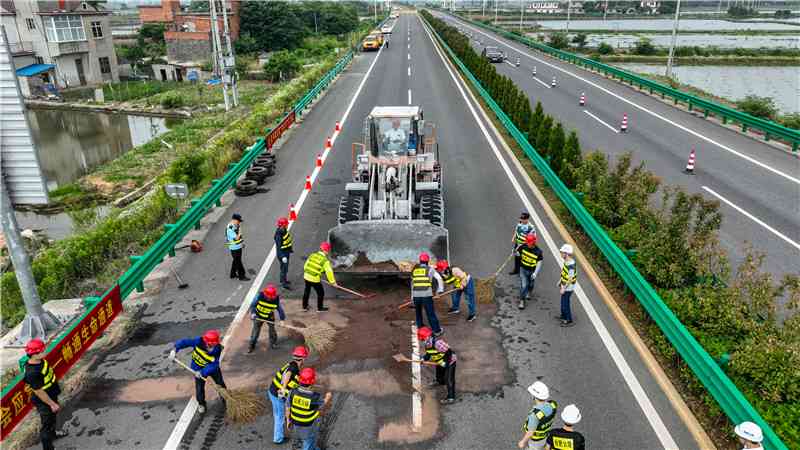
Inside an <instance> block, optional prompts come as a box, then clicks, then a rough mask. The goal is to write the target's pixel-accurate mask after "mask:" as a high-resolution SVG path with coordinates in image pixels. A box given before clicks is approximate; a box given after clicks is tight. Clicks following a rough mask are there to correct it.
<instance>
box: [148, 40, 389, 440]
mask: <svg viewBox="0 0 800 450" xmlns="http://www.w3.org/2000/svg"><path fill="white" fill-rule="evenodd" d="M382 52H383V47H381V48H380V49H379V50H378V54H377V55H376V56H375V59H374V60H373V61H372V64H370V66H369V69H367V73H366V74H365V75H364V78H363V79H362V80H361V83H360V84H359V85H358V89H356V92H355V95H353V98H352V99H351V100H350V104H349V105H347V109H346V110H345V112H344V114H343V115H342V118H341V119H339V124H340V125H341V126H342V127H343V126H344V124H345V122H346V121H347V117H348V116H349V115H350V110H351V109H353V105H354V104H355V103H356V99H357V98H358V96H359V95H360V94H361V90H362V89H363V87H364V84H366V82H367V79H368V78H369V75H370V74H371V73H372V68H373V67H375V63H376V62H378V58H380V56H381V53H382ZM339 133H340V132H339V131H334V132H333V134H332V135H331V148H333V143H334V142H336V138H337V137H339ZM329 151H330V150H329V149H325V151H323V153H322V161H323V162H324V161H325V159H327V157H328V153H329ZM323 167H325V166H324V165H323ZM321 170H322V167H315V168H314V172H313V173H312V175H311V181H312V183H313V182H314V180H315V179H316V178H317V175H319V173H320V171H321ZM308 192H309V191H306V190H305V189H303V192H302V193H301V194H300V198H298V200H297V202H296V203H295V204H294V208H295V212H297V213H298V214H300V209H301V208H302V206H303V202H305V199H306V197H307V196H308ZM294 223H295V222H294V221H291V222H289V229H291V227H292V226H293V225H294ZM276 250H277V249H276V247H275V244H273V245H272V249H270V251H269V254H268V255H267V259H266V260H264V264H263V265H262V266H261V269H259V271H258V275H256V277H255V278H254V280H253V284H252V285H251V286H250V290H249V291H247V295H245V297H244V300H243V301H242V304H241V305H240V306H239V310H238V311H237V312H236V316H234V318H233V321H232V322H231V324H230V325H229V326H228V328H227V330H226V331H225V336H224V337H223V338H222V345H223V346H225V345H226V344H227V342H228V339H229V338H230V336H231V331H233V330H234V329H236V327H237V325H238V324H239V323H240V322H241V321H242V319H243V318H244V317H245V314H246V312H247V309H248V308H249V307H250V301H251V300H252V299H253V297H255V295H256V293H257V292H258V290H259V289H260V288H261V284H262V283H263V282H264V279H265V278H266V277H267V273H268V272H269V269H270V267H272V264H273V263H274V262H275V255H276ZM224 357H225V352H224V350H223V353H222V355H220V362H221V361H222V359H223V358H224ZM197 406H198V404H197V400H196V399H195V398H194V397H192V398H190V399H189V402H188V403H187V404H186V407H185V408H184V409H183V412H182V413H181V418H180V419H179V420H178V422H177V423H176V424H175V428H173V429H172V433H171V434H170V436H169V439H167V442H166V444H164V450H177V449H178V447H179V446H180V444H181V441H182V440H183V436H184V435H185V434H186V431H187V430H188V428H189V425H190V424H191V422H192V418H193V417H194V415H195V413H196V412H197ZM184 418H188V420H183V419H184Z"/></svg>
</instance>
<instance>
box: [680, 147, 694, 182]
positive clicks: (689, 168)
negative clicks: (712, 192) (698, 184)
mask: <svg viewBox="0 0 800 450" xmlns="http://www.w3.org/2000/svg"><path fill="white" fill-rule="evenodd" d="M694 158H695V152H694V147H692V151H691V152H689V161H687V162H686V169H684V170H683V171H684V172H686V173H688V174H689V175H694Z"/></svg>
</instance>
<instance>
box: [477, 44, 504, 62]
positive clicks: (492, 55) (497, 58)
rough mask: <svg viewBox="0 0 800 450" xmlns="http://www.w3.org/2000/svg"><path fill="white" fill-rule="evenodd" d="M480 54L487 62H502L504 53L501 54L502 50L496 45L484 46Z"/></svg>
mask: <svg viewBox="0 0 800 450" xmlns="http://www.w3.org/2000/svg"><path fill="white" fill-rule="evenodd" d="M481 56H482V57H484V58H486V59H488V60H489V62H503V60H504V59H505V57H506V55H505V54H503V52H502V50H500V49H499V48H497V47H486V48H484V49H483V51H482V52H481Z"/></svg>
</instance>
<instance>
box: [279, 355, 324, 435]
mask: <svg viewBox="0 0 800 450" xmlns="http://www.w3.org/2000/svg"><path fill="white" fill-rule="evenodd" d="M297 379H298V381H299V382H300V386H298V388H297V389H295V390H293V391H292V392H291V393H290V394H289V397H288V398H287V399H286V425H287V426H288V428H294V430H295V431H294V432H295V436H296V437H297V438H298V439H300V440H301V441H302V442H303V450H319V447H317V433H319V420H317V419H319V417H320V416H321V415H322V414H323V411H324V410H325V409H326V408H327V407H328V405H329V404H330V403H331V397H332V396H331V393H330V392H327V393H326V394H325V397H323V396H322V395H320V394H319V393H317V392H314V391H313V390H311V386H313V385H314V383H315V382H316V381H317V373H316V372H315V371H314V369H312V368H311V367H306V368H304V369H302V370H301V371H300V375H299V376H298V377H297Z"/></svg>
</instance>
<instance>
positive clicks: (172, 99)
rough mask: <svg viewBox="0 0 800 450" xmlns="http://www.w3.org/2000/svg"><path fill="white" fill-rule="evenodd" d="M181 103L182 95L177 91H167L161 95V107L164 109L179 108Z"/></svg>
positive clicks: (182, 101) (182, 102)
mask: <svg viewBox="0 0 800 450" xmlns="http://www.w3.org/2000/svg"><path fill="white" fill-rule="evenodd" d="M183 104H184V100H183V96H182V95H181V94H180V93H178V92H167V93H165V94H164V95H162V96H161V107H162V108H164V109H175V108H180V107H181V106H183Z"/></svg>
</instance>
